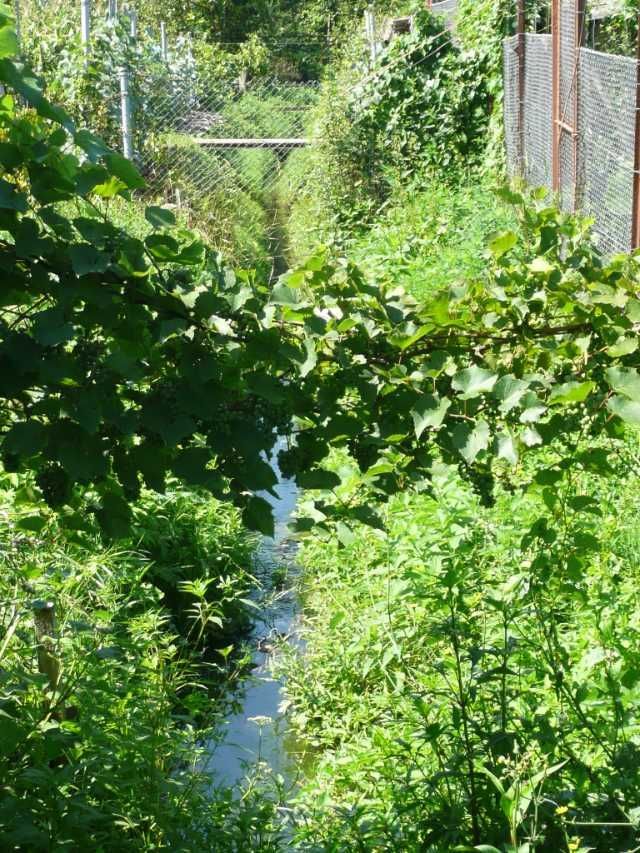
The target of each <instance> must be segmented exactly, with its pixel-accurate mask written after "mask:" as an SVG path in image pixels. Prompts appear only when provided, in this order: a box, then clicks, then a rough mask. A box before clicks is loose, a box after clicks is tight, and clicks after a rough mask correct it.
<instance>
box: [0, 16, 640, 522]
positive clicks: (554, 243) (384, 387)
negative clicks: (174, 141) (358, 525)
mask: <svg viewBox="0 0 640 853" xmlns="http://www.w3.org/2000/svg"><path fill="white" fill-rule="evenodd" d="M0 47H1V50H2V54H3V56H2V59H1V60H0V80H1V81H2V82H3V84H4V85H5V87H6V88H7V90H8V91H7V94H5V95H4V97H3V98H2V100H1V101H0V108H1V112H0V128H1V130H2V137H3V141H2V145H1V146H0V163H1V164H2V169H3V177H2V178H1V179H0V220H1V228H2V231H3V235H4V236H3V238H2V240H1V242H0V262H1V263H2V267H3V270H4V274H5V281H6V282H7V285H6V286H5V288H4V291H3V306H2V319H1V321H0V322H1V325H0V329H1V332H2V335H1V338H2V339H1V342H0V366H1V371H0V375H1V377H2V379H1V382H0V400H1V406H0V419H1V426H2V449H1V453H2V460H3V464H4V466H5V469H6V470H8V471H17V472H23V473H24V474H25V475H26V476H27V480H28V484H29V488H30V489H31V492H30V493H31V494H32V496H33V500H34V501H35V502H37V501H38V499H44V501H45V502H46V504H48V506H49V507H51V508H53V509H56V510H58V511H59V513H60V515H61V518H62V520H63V523H65V522H66V523H68V524H70V525H78V524H82V521H83V518H84V517H86V516H87V514H93V515H95V517H96V518H97V519H98V520H99V521H100V523H101V525H102V526H103V528H104V529H105V530H106V531H107V532H108V533H110V534H113V535H118V534H119V533H121V532H123V531H124V530H126V529H127V525H128V521H129V516H130V509H129V504H130V501H132V500H133V499H135V498H136V497H137V495H138V493H139V490H140V487H141V484H142V483H145V484H146V485H147V486H149V487H150V488H153V489H156V490H162V488H163V485H164V482H165V479H166V477H167V476H168V475H175V476H177V477H179V478H181V479H182V480H184V481H185V482H187V483H189V484H192V485H196V486H200V487H205V488H207V489H208V490H209V491H210V492H211V493H212V494H214V495H216V496H217V497H219V498H221V499H224V500H231V501H233V502H234V503H236V504H237V505H239V506H240V507H242V509H243V513H244V518H245V521H246V523H247V524H248V525H250V526H252V527H254V528H258V529H260V530H262V531H264V532H266V533H268V532H270V531H271V530H272V524H273V522H272V518H271V509H270V506H269V504H268V502H267V501H266V500H265V498H264V497H262V496H261V495H260V494H259V493H260V492H264V491H269V490H273V489H274V487H275V485H276V475H275V473H274V471H273V469H272V466H271V465H270V464H269V463H268V462H267V461H266V460H267V458H269V456H270V454H271V453H272V452H273V449H274V447H275V445H276V441H277V438H278V435H287V434H289V433H290V432H291V430H292V428H293V430H294V433H295V438H294V440H293V443H292V446H291V447H290V448H289V449H287V450H285V451H283V452H282V453H281V454H280V463H281V467H282V469H283V470H284V472H285V473H287V474H290V475H291V476H294V477H295V478H296V479H297V481H298V483H299V485H300V486H301V487H303V488H308V489H316V488H317V489H331V488H333V487H335V486H336V485H338V483H339V478H338V477H337V475H336V474H334V473H333V472H331V471H330V470H326V469H325V468H324V467H323V463H324V460H325V459H326V457H327V456H328V455H329V453H330V451H331V449H332V448H333V447H340V446H348V447H350V449H351V450H352V452H353V454H354V455H355V457H356V458H357V459H358V461H359V464H360V467H361V470H362V475H363V485H366V488H367V489H371V488H373V489H374V490H375V491H376V492H378V493H379V494H380V495H387V494H392V493H393V492H395V491H397V490H400V489H403V488H405V487H407V486H408V485H410V484H419V483H425V482H427V483H428V478H429V473H430V469H431V464H432V461H433V459H434V455H438V454H439V455H442V456H443V457H444V458H445V459H447V460H456V461H458V462H459V463H460V464H461V466H462V467H463V469H464V471H465V473H467V474H468V475H469V476H471V477H472V478H473V479H474V480H476V481H477V482H478V483H480V485H481V488H482V489H483V492H484V493H486V495H487V499H488V500H489V499H490V492H491V488H490V484H491V478H492V476H493V474H492V468H493V467H494V466H496V467H497V468H498V469H499V468H501V467H502V466H509V465H515V464H517V461H518V458H519V456H520V454H521V453H523V452H525V451H528V450H531V449H535V448H538V447H549V446H553V447H558V448H561V449H562V450H561V452H562V453H563V454H564V455H566V456H570V454H571V448H572V447H573V446H574V444H575V441H576V436H579V435H585V434H593V435H601V434H604V435H607V436H610V437H611V438H612V439H614V440H615V439H616V438H617V437H619V436H620V435H621V433H622V427H621V425H622V424H623V423H624V422H628V423H631V424H637V423H638V422H640V414H639V410H640V374H638V373H637V368H638V366H640V364H639V361H638V359H639V356H638V352H637V336H636V325H635V324H636V323H637V322H638V321H639V320H640V302H639V301H638V299H637V298H636V292H635V288H636V284H635V282H636V274H637V261H636V260H635V259H634V258H631V259H615V260H613V261H612V262H610V263H608V264H604V263H603V262H602V260H601V259H600V258H599V256H598V255H597V253H596V251H595V250H594V249H593V248H592V247H591V244H590V242H589V239H588V227H587V225H586V224H585V223H583V222H582V221H580V220H578V219H575V218H573V217H570V216H567V215H565V214H563V213H560V212H558V211H557V210H556V209H555V208H553V207H541V208H540V209H537V208H536V207H535V206H534V205H533V204H531V203H528V202H527V200H525V198H524V197H523V196H521V195H519V194H508V199H509V200H510V201H511V202H513V203H514V205H516V207H518V208H519V209H520V212H521V219H522V231H521V234H516V233H511V232H510V233H507V234H503V235H500V236H498V237H496V238H495V240H494V241H493V243H492V244H491V252H492V256H493V265H492V267H491V272H490V275H489V278H488V279H487V280H480V281H472V282H470V283H468V284H466V285H464V286H460V287H458V288H453V289H452V290H451V291H450V292H448V293H446V294H445V293H443V294H442V296H441V297H440V298H438V299H435V300H433V301H432V302H430V303H429V304H428V305H421V304H418V303H416V302H415V301H414V300H413V299H411V298H409V297H408V296H407V295H406V294H404V293H403V292H402V291H401V290H398V289H388V288H380V287H377V286H374V285H372V284H370V283H369V282H367V281H366V280H365V279H364V278H363V276H362V274H361V273H360V271H359V270H358V269H357V268H355V267H353V266H352V265H349V264H343V263H340V262H335V261H332V260H331V259H330V258H329V256H328V254H327V253H325V252H320V253H318V254H316V255H315V256H314V257H312V258H310V259H309V260H308V261H307V263H306V264H305V265H304V266H303V267H301V268H300V269H298V270H295V271H293V272H291V273H289V274H287V275H286V276H284V277H283V278H282V279H281V280H280V282H279V283H278V284H277V285H276V286H275V287H274V288H273V289H269V288H268V287H267V286H266V285H265V284H264V283H262V282H260V281H258V280H257V279H256V277H255V276H254V275H253V274H252V273H250V272H246V271H240V272H233V271H232V270H230V269H227V268H225V267H224V265H223V264H221V263H220V262H219V260H218V259H216V258H215V257H213V256H212V254H211V252H210V251H209V250H208V249H207V247H206V246H205V245H204V244H203V242H202V241H201V240H199V239H198V238H197V236H196V235H195V234H193V233H191V232H189V231H185V230H181V229H179V228H177V227H176V225H175V220H174V216H173V214H172V213H171V212H170V211H168V210H163V209H160V208H156V207H150V208H148V209H147V211H146V218H147V221H148V225H149V233H148V235H147V236H146V237H145V238H144V239H140V238H134V237H132V236H131V235H129V234H128V233H126V232H125V231H123V230H122V229H119V228H118V227H116V226H115V225H114V224H113V223H112V222H111V221H110V219H109V212H108V211H109V200H110V199H112V198H114V197H115V196H117V195H122V196H125V197H129V196H130V194H131V193H132V192H133V191H135V190H136V189H139V188H141V187H142V186H143V181H142V179H141V177H140V175H139V174H138V173H137V171H136V169H135V168H134V166H133V165H132V164H131V163H130V162H128V161H126V160H125V159H123V158H122V157H121V156H120V155H118V154H115V153H113V152H112V151H110V150H109V149H108V148H107V147H106V146H105V145H104V144H103V143H102V142H101V141H100V140H99V139H98V138H96V137H95V136H92V135H91V134H89V133H87V132H86V131H82V130H78V129H77V128H76V127H75V126H74V124H73V123H72V122H71V120H70V119H69V117H68V115H67V114H66V113H64V112H63V111H62V110H60V109H59V108H58V107H55V106H53V105H52V104H51V103H50V102H49V101H47V100H46V99H45V98H44V96H43V95H42V93H41V91H40V88H39V86H38V83H37V81H36V80H35V79H34V78H33V76H32V75H31V74H30V73H29V71H28V70H27V69H26V68H25V67H24V66H22V65H21V64H20V63H18V62H16V61H15V60H13V59H12V58H11V57H10V55H11V53H12V52H13V51H14V50H15V37H14V34H13V30H12V29H11V26H10V19H9V12H8V10H7V8H6V7H3V9H2V28H1V29H0ZM11 92H13V93H14V94H11ZM23 104H26V107H25V106H23ZM74 151H75V152H76V153H73V152H74ZM79 155H80V156H79ZM593 464H597V463H593ZM602 469H603V472H606V465H605V464H604V462H603V463H602ZM336 516H337V517H338V519H339V520H340V521H341V523H346V522H348V521H349V520H350V519H352V518H356V519H359V520H362V521H365V522H368V523H372V524H376V523H377V519H376V517H375V514H374V513H373V512H372V511H371V510H370V509H369V508H368V507H367V506H366V505H362V506H358V505H351V504H350V505H349V506H341V505H339V504H338V505H331V506H329V505H328V504H326V503H325V502H323V501H322V500H319V501H318V503H317V507H316V516H315V518H314V520H315V521H319V522H325V521H327V519H328V518H329V517H333V518H334V519H335V517H336ZM39 523H40V522H39V521H38V516H37V515H36V516H34V519H33V524H34V525H35V526H37V525H38V524H39ZM305 523H307V522H303V525H304V524H305Z"/></svg>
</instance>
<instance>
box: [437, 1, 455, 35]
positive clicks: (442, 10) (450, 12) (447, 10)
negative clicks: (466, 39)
mask: <svg viewBox="0 0 640 853" xmlns="http://www.w3.org/2000/svg"><path fill="white" fill-rule="evenodd" d="M431 11H432V12H433V14H434V15H442V16H443V17H444V18H445V23H446V25H447V27H448V28H449V29H453V26H454V24H455V17H456V12H457V11H458V0H440V2H438V3H433V5H432V6H431Z"/></svg>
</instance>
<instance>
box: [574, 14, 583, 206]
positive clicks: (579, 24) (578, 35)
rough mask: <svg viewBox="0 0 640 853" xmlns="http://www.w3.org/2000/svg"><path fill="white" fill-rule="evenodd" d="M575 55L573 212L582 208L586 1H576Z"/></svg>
mask: <svg viewBox="0 0 640 853" xmlns="http://www.w3.org/2000/svg"><path fill="white" fill-rule="evenodd" d="M575 3H576V8H575V15H576V17H575V41H574V44H575V53H574V69H573V79H574V81H575V93H574V98H573V116H572V118H573V212H574V213H575V212H576V211H577V210H579V208H581V207H582V196H583V189H584V181H583V175H584V169H583V168H582V163H581V162H580V153H581V152H580V50H581V48H582V47H583V46H584V42H585V22H586V8H585V6H586V0H575Z"/></svg>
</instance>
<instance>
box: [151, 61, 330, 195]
mask: <svg viewBox="0 0 640 853" xmlns="http://www.w3.org/2000/svg"><path fill="white" fill-rule="evenodd" d="M317 96H318V87H317V85H316V84H312V83H294V82H288V81H283V80H277V79H269V80H265V79H263V78H261V79H259V80H255V81H249V80H242V79H239V80H236V81H233V82H227V83H225V84H221V83H220V80H215V81H213V80H211V81H207V80H206V79H204V80H203V79H202V78H201V77H199V78H198V80H197V85H194V84H193V81H189V80H183V81H174V82H173V84H172V85H171V86H170V87H169V88H167V87H165V86H162V87H159V88H158V89H156V90H154V91H152V92H149V93H148V94H147V96H146V97H145V98H144V103H143V104H142V105H141V109H140V111H139V114H138V138H139V139H140V146H139V156H140V158H141V160H142V166H143V170H144V173H145V177H146V178H147V182H148V184H149V186H150V188H151V189H152V190H153V191H155V192H157V193H159V194H164V195H165V196H167V197H171V196H175V195H176V194H178V195H180V194H182V195H183V196H184V195H186V196H189V195H195V194H197V195H198V197H202V196H203V195H211V194H213V193H215V192H217V191H222V192H226V191H227V190H233V189H240V190H242V191H243V192H247V193H249V194H251V195H254V196H258V195H263V194H264V193H269V192H271V191H272V190H273V189H274V188H275V186H276V184H277V183H278V182H279V181H280V180H284V179H285V178H284V177H283V165H284V163H285V162H286V160H287V158H288V156H289V154H290V153H291V152H292V151H293V150H294V149H296V148H301V147H304V146H305V145H306V144H307V143H308V142H309V139H308V136H307V134H308V130H309V129H308V123H309V117H310V110H311V108H312V107H313V106H314V104H315V103H316V100H317ZM287 179H289V180H291V179H292V178H291V174H289V173H288V174H287Z"/></svg>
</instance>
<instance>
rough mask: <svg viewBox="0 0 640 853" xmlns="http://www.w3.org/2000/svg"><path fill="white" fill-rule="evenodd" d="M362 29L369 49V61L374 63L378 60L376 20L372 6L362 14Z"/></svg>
mask: <svg viewBox="0 0 640 853" xmlns="http://www.w3.org/2000/svg"><path fill="white" fill-rule="evenodd" d="M364 28H365V32H366V35H367V41H368V42H369V47H370V49H371V61H372V62H375V61H376V59H377V58H378V45H377V43H376V18H375V12H374V10H373V7H372V6H369V7H368V8H367V9H365V13H364Z"/></svg>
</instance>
